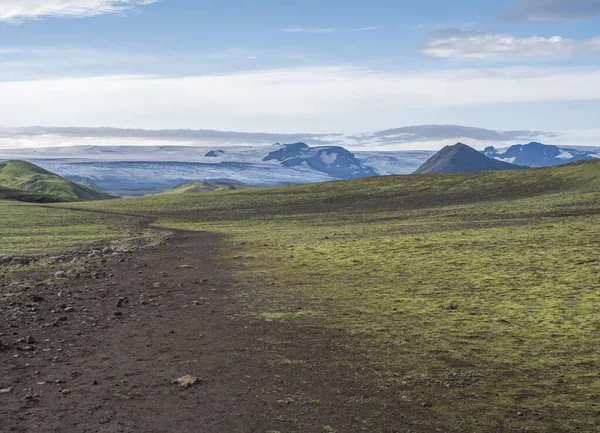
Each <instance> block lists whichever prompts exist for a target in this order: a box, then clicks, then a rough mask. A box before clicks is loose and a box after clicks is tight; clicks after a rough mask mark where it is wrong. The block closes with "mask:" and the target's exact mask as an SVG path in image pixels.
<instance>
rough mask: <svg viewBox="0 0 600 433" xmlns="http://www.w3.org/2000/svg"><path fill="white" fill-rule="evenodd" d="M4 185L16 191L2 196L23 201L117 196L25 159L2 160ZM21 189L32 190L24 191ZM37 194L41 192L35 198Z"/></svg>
mask: <svg viewBox="0 0 600 433" xmlns="http://www.w3.org/2000/svg"><path fill="white" fill-rule="evenodd" d="M0 188H3V189H4V190H5V191H8V190H12V191H13V193H11V194H8V192H6V193H5V194H1V193H0V197H4V198H12V199H17V200H22V201H43V202H50V201H81V200H106V199H110V198H114V197H113V196H111V195H109V194H106V193H104V192H102V191H100V190H98V189H96V188H92V187H88V186H84V185H79V184H77V183H74V182H71V181H68V180H66V179H64V178H62V177H60V176H59V175H57V174H54V173H52V172H50V171H47V170H44V169H43V168H41V167H38V166H37V165H35V164H31V163H29V162H25V161H7V162H1V163H0ZM19 191H21V192H24V193H29V194H22V193H19ZM36 195H40V196H41V197H38V199H35V196H36Z"/></svg>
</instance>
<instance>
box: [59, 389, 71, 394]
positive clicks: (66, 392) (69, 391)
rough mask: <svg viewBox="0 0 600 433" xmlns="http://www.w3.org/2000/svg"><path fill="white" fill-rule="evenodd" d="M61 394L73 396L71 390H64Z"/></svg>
mask: <svg viewBox="0 0 600 433" xmlns="http://www.w3.org/2000/svg"><path fill="white" fill-rule="evenodd" d="M60 393H61V394H62V395H69V394H71V390H70V389H62V390H61V391H60Z"/></svg>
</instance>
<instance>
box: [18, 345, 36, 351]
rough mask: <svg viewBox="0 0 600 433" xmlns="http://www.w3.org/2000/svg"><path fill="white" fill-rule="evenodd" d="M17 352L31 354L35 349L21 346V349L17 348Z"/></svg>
mask: <svg viewBox="0 0 600 433" xmlns="http://www.w3.org/2000/svg"><path fill="white" fill-rule="evenodd" d="M17 350H18V351H21V352H33V351H34V350H35V347H33V346H22V347H17Z"/></svg>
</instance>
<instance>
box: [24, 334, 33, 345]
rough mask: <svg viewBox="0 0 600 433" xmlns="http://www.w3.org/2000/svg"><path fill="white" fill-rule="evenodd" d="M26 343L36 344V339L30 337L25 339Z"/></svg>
mask: <svg viewBox="0 0 600 433" xmlns="http://www.w3.org/2000/svg"><path fill="white" fill-rule="evenodd" d="M25 343H27V344H35V338H33V337H32V336H31V335H28V336H27V338H26V339H25Z"/></svg>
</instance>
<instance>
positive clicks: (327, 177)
mask: <svg viewBox="0 0 600 433" xmlns="http://www.w3.org/2000/svg"><path fill="white" fill-rule="evenodd" d="M434 153H435V152H432V151H428V150H425V151H400V152H350V151H348V150H347V149H345V148H343V147H340V146H318V147H311V146H308V145H307V144H305V143H292V144H275V145H271V146H255V147H250V146H237V147H226V148H221V149H219V148H200V147H189V146H160V147H159V146H144V147H140V146H76V147H68V148H64V147H63V148H60V147H56V148H44V149H24V150H12V151H1V150H0V159H2V158H7V159H15V158H27V159H28V160H29V161H31V162H33V163H35V164H38V165H40V166H42V167H44V168H46V169H48V170H51V171H53V172H55V173H58V174H60V175H62V176H65V177H66V178H67V179H69V180H71V181H73V182H77V183H81V184H84V185H87V186H93V187H97V188H100V189H102V190H103V191H108V192H110V193H111V194H115V195H124V196H136V195H145V194H156V193H160V192H164V191H167V190H170V189H172V188H175V187H178V186H180V185H183V184H189V183H193V182H200V181H208V182H225V183H241V184H244V185H248V186H278V185H290V184H300V183H311V182H325V181H331V180H341V179H350V178H355V177H366V176H377V175H390V174H408V173H412V172H413V171H415V170H416V169H417V168H418V167H419V166H420V165H421V164H422V163H423V162H424V161H425V160H427V158H429V157H430V156H431V155H433V154H434Z"/></svg>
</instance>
